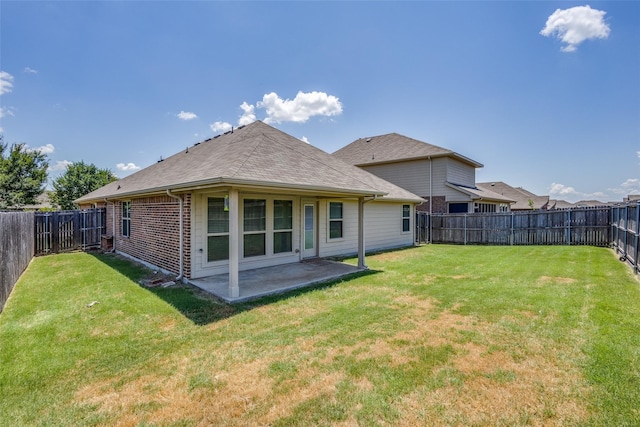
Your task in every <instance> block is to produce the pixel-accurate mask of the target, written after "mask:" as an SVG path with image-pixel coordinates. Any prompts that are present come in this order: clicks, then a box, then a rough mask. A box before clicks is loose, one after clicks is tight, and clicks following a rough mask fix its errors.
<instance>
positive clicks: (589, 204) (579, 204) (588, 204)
mask: <svg viewBox="0 0 640 427" xmlns="http://www.w3.org/2000/svg"><path fill="white" fill-rule="evenodd" d="M573 206H575V207H577V208H590V207H595V206H609V203H605V202H601V201H600V200H580V201H579V202H575V203H574V204H573Z"/></svg>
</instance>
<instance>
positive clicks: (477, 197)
mask: <svg viewBox="0 0 640 427" xmlns="http://www.w3.org/2000/svg"><path fill="white" fill-rule="evenodd" d="M445 185H447V186H448V187H450V188H453V189H455V190H458V191H462V192H463V193H465V194H467V195H469V196H471V198H472V199H473V200H474V201H487V202H501V203H513V200H512V199H510V198H508V197H505V196H503V195H502V194H498V193H496V192H494V191H491V190H487V189H484V188H480V187H479V186H477V187H476V188H471V187H465V186H463V185H458V184H452V183H450V182H447V183H445Z"/></svg>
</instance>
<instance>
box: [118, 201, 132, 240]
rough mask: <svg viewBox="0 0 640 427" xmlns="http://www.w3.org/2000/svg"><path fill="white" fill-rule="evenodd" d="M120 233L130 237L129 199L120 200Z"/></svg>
mask: <svg viewBox="0 0 640 427" xmlns="http://www.w3.org/2000/svg"><path fill="white" fill-rule="evenodd" d="M120 208H121V217H122V222H121V229H120V231H121V234H122V237H127V238H131V200H126V201H124V202H122V205H121V207H120ZM125 224H126V226H125Z"/></svg>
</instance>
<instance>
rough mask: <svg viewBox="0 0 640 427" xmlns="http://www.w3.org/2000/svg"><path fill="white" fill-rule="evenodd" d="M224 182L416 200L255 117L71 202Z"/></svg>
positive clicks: (123, 196) (302, 190) (418, 199)
mask: <svg viewBox="0 0 640 427" xmlns="http://www.w3.org/2000/svg"><path fill="white" fill-rule="evenodd" d="M228 185H245V186H251V187H256V186H257V187H266V188H282V189H284V188H286V189H296V190H299V191H301V192H305V191H309V192H310V191H315V192H324V193H331V194H340V195H354V196H377V197H380V196H385V197H384V199H386V200H406V201H413V202H419V201H422V199H421V198H420V197H418V196H416V195H415V194H413V193H411V192H409V191H406V190H404V189H402V188H400V187H397V186H396V185H394V184H391V183H389V182H387V181H385V180H383V179H381V178H378V177H376V176H375V175H372V174H370V173H368V172H366V171H364V170H361V169H359V168H357V167H354V166H351V165H349V164H347V163H344V162H342V161H340V160H339V159H336V158H334V157H332V156H331V155H329V154H328V153H325V152H324V151H322V150H320V149H318V148H316V147H314V146H312V145H310V144H307V143H305V142H303V141H301V140H299V139H297V138H294V137H293V136H291V135H288V134H286V133H284V132H282V131H280V130H278V129H275V128H273V127H271V126H269V125H267V124H265V123H263V122H261V121H256V122H253V123H252V124H250V125H247V126H242V127H240V128H238V129H235V130H233V131H230V132H226V133H225V134H223V135H219V136H217V137H215V138H211V139H208V140H206V141H204V142H201V143H198V144H195V145H194V146H192V147H189V148H188V149H186V150H183V151H181V152H179V153H177V154H174V155H173V156H171V157H168V158H166V159H164V160H162V161H159V162H157V163H155V164H153V165H151V166H149V167H147V168H145V169H142V170H140V171H138V172H136V173H134V174H132V175H129V176H127V177H126V178H123V179H120V180H118V181H115V182H112V183H110V184H107V185H105V186H104V187H101V188H99V189H97V190H95V191H93V192H91V193H89V194H87V195H85V196H82V197H80V198H79V199H77V200H76V201H75V202H76V203H87V202H91V201H96V200H100V201H102V200H104V199H105V198H119V199H122V198H126V197H131V196H137V195H144V194H153V193H161V192H165V191H166V190H169V189H171V190H172V191H174V190H175V191H179V190H187V189H193V188H202V187H213V186H228Z"/></svg>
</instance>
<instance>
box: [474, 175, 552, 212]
mask: <svg viewBox="0 0 640 427" xmlns="http://www.w3.org/2000/svg"><path fill="white" fill-rule="evenodd" d="M476 186H477V187H478V188H481V189H483V190H487V191H493V192H494V193H498V194H501V195H503V196H505V197H508V198H510V199H511V200H513V201H515V203H514V204H513V205H511V210H527V209H546V208H547V205H548V204H549V196H538V195H535V194H533V193H532V192H530V191H527V190H525V189H524V188H521V187H512V186H510V185H509V184H506V183H504V182H502V181H495V182H479V183H477V184H476ZM530 201H531V202H530Z"/></svg>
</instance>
